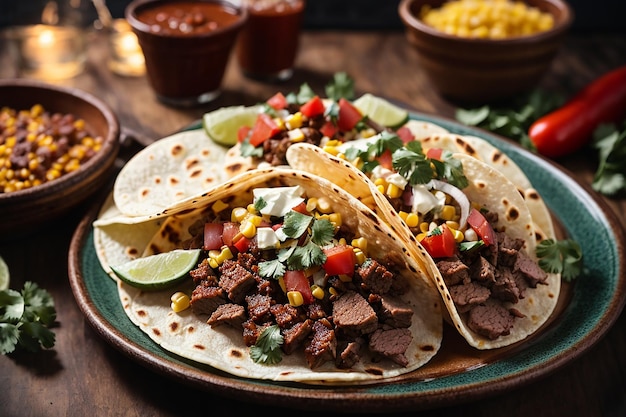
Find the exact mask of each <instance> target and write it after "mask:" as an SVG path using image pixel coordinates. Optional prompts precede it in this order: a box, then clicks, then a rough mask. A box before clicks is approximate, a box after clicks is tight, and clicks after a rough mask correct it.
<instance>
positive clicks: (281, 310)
mask: <svg viewBox="0 0 626 417" xmlns="http://www.w3.org/2000/svg"><path fill="white" fill-rule="evenodd" d="M270 313H272V316H274V320H275V321H276V324H278V327H280V328H281V329H284V328H287V327H290V326H292V325H293V324H294V323H295V322H297V321H300V312H299V311H298V309H297V308H296V307H294V306H292V305H291V304H273V305H271V306H270Z"/></svg>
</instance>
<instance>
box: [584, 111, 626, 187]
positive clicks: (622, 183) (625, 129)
mask: <svg viewBox="0 0 626 417" xmlns="http://www.w3.org/2000/svg"><path fill="white" fill-rule="evenodd" d="M591 146H592V147H593V148H595V149H597V150H598V156H599V158H598V159H599V164H598V168H597V170H596V173H595V175H594V177H593V182H592V184H591V186H592V187H593V189H594V190H596V191H598V192H599V193H602V194H604V195H607V196H618V195H623V194H625V193H626V123H624V125H623V126H622V128H621V130H618V129H617V128H616V127H615V126H613V125H600V126H599V127H598V129H596V131H595V132H594V139H593V142H592V144H591Z"/></svg>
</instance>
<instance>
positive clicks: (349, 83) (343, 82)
mask: <svg viewBox="0 0 626 417" xmlns="http://www.w3.org/2000/svg"><path fill="white" fill-rule="evenodd" d="M326 97H328V98H329V99H331V100H334V101H338V100H339V99H340V98H342V97H343V98H345V99H346V100H352V99H353V98H354V80H352V78H350V76H349V75H348V74H347V73H345V72H338V73H335V75H334V76H333V80H332V81H331V82H330V83H328V85H326Z"/></svg>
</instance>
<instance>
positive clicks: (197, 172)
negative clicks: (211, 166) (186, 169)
mask: <svg viewBox="0 0 626 417" xmlns="http://www.w3.org/2000/svg"><path fill="white" fill-rule="evenodd" d="M201 175H202V169H195V170H193V171H192V172H191V174H189V178H199V177H200V176H201Z"/></svg>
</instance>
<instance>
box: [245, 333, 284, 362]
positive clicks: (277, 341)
mask: <svg viewBox="0 0 626 417" xmlns="http://www.w3.org/2000/svg"><path fill="white" fill-rule="evenodd" d="M282 344H283V335H282V334H280V328H279V327H278V325H276V324H274V325H272V326H269V327H267V328H265V329H264V330H263V332H261V334H260V335H259V338H258V339H257V341H256V343H255V344H254V345H253V346H251V347H250V358H251V359H252V360H253V361H254V362H255V363H260V364H264V365H274V364H277V363H279V362H280V361H281V360H282V351H281V350H280V346H281V345H282Z"/></svg>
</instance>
